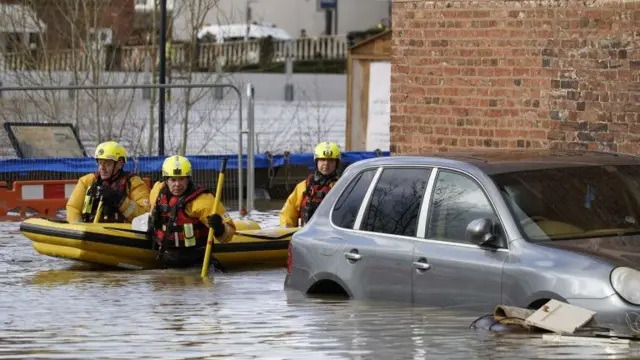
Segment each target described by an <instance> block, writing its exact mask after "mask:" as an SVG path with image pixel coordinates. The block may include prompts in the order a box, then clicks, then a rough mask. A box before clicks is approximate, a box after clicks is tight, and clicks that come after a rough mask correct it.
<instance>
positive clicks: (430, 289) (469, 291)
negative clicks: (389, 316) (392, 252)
mask: <svg viewBox="0 0 640 360" xmlns="http://www.w3.org/2000/svg"><path fill="white" fill-rule="evenodd" d="M433 176H434V179H433V180H432V181H431V182H430V183H432V184H433V186H432V188H433V189H432V191H430V190H431V189H429V190H427V191H428V192H429V194H430V195H429V196H428V197H430V199H429V200H430V201H429V206H428V217H427V219H428V220H427V221H426V222H425V228H424V229H423V231H421V233H420V236H419V237H421V238H422V237H424V238H422V239H419V240H418V241H416V247H415V250H414V254H413V258H412V265H413V269H412V279H413V302H414V303H416V304H420V305H426V306H437V307H455V308H461V309H469V310H481V311H484V312H492V311H493V309H494V307H495V306H496V305H498V304H500V302H501V291H502V270H503V264H504V262H505V261H506V259H507V258H508V255H509V252H508V250H507V249H495V248H483V247H479V246H477V245H475V244H472V243H469V242H467V241H466V239H465V230H466V227H467V225H468V224H469V223H470V222H471V221H472V220H474V219H477V218H488V219H491V220H492V221H494V222H496V223H498V216H497V214H496V212H495V209H494V207H493V205H492V203H491V201H490V200H489V198H488V197H487V196H486V192H485V191H484V190H483V188H482V186H481V185H480V183H478V181H476V180H475V179H474V178H472V177H471V176H470V175H468V174H465V173H462V172H458V171H454V170H448V169H437V170H434V174H433ZM425 211H426V210H425ZM422 215H423V216H426V214H422ZM495 228H496V229H498V231H499V234H500V235H499V236H504V235H503V232H502V230H500V226H499V225H496V226H495Z"/></svg>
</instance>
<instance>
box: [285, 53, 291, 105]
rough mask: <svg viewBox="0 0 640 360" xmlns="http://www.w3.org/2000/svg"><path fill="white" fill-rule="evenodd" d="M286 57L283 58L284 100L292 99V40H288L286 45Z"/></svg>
mask: <svg viewBox="0 0 640 360" xmlns="http://www.w3.org/2000/svg"><path fill="white" fill-rule="evenodd" d="M286 46H287V47H288V50H289V51H287V57H286V58H285V60H284V61H285V63H284V71H285V77H286V81H285V84H284V101H293V82H292V81H291V77H292V75H293V41H290V42H289V43H288V44H287V45H286Z"/></svg>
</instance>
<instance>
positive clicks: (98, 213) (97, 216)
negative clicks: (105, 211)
mask: <svg viewBox="0 0 640 360" xmlns="http://www.w3.org/2000/svg"><path fill="white" fill-rule="evenodd" d="M101 217H102V198H100V202H99V203H98V209H97V210H96V217H94V218H93V223H94V224H97V223H99V222H100V218H101Z"/></svg>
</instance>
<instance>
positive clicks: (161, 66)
mask: <svg viewBox="0 0 640 360" xmlns="http://www.w3.org/2000/svg"><path fill="white" fill-rule="evenodd" d="M166 48H167V0H160V49H159V50H160V51H159V55H158V56H159V59H158V76H159V77H160V79H158V80H159V81H158V83H159V84H160V85H164V84H166V71H167V69H166V56H167V54H166V50H167V49H166ZM158 95H159V99H158V156H164V114H165V89H164V87H161V88H160V89H158Z"/></svg>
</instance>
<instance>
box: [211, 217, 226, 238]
mask: <svg viewBox="0 0 640 360" xmlns="http://www.w3.org/2000/svg"><path fill="white" fill-rule="evenodd" d="M207 223H208V225H209V228H211V229H213V235H215V236H216V237H219V236H222V235H224V224H223V223H222V216H220V215H218V214H213V215H209V216H208V217H207Z"/></svg>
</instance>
